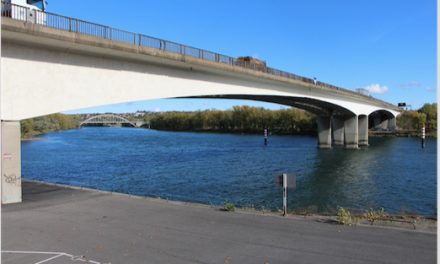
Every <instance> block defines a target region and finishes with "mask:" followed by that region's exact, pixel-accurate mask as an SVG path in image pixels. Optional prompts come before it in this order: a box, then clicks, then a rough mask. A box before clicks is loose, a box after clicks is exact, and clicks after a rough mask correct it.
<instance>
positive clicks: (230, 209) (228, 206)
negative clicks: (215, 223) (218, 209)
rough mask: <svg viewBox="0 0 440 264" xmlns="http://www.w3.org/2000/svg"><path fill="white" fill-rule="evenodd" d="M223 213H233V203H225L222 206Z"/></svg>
mask: <svg viewBox="0 0 440 264" xmlns="http://www.w3.org/2000/svg"><path fill="white" fill-rule="evenodd" d="M223 211H227V212H234V211H235V205H234V204H233V203H230V202H225V203H224V204H223Z"/></svg>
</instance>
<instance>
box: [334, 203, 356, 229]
mask: <svg viewBox="0 0 440 264" xmlns="http://www.w3.org/2000/svg"><path fill="white" fill-rule="evenodd" d="M337 219H338V222H339V223H340V224H341V225H350V224H352V222H353V217H352V216H351V213H350V211H348V209H345V208H344V207H338V214H337Z"/></svg>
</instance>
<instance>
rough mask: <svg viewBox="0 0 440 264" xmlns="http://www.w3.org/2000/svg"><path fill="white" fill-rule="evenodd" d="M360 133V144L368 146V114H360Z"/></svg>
mask: <svg viewBox="0 0 440 264" xmlns="http://www.w3.org/2000/svg"><path fill="white" fill-rule="evenodd" d="M358 126H359V135H358V137H359V138H358V145H359V146H368V116H366V115H360V116H359V118H358Z"/></svg>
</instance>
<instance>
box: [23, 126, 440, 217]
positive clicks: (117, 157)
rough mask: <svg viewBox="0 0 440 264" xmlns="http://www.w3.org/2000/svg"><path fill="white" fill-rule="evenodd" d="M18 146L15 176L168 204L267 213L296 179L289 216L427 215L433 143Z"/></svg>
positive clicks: (121, 141)
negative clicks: (340, 210) (379, 211)
mask: <svg viewBox="0 0 440 264" xmlns="http://www.w3.org/2000/svg"><path fill="white" fill-rule="evenodd" d="M42 137H43V138H44V139H45V140H38V141H26V142H23V143H22V160H23V162H22V174H23V177H24V178H27V179H34V180H40V181H46V182H52V183H62V184H69V185H75V186H84V187H90V188H96V189H101V190H107V191H115V192H122V193H130V194H136V195H143V196H150V197H161V198H165V199H170V200H180V201H190V202H199V203H205V204H213V205H221V204H223V203H224V202H225V201H229V202H232V203H234V204H235V205H237V206H253V207H256V208H267V209H271V210H277V209H278V208H281V207H282V199H281V197H282V189H281V188H280V187H279V186H278V185H276V184H275V180H274V175H276V174H278V173H280V172H289V173H294V174H296V178H297V188H296V189H295V190H294V191H289V209H291V210H302V209H308V210H312V211H314V210H315V211H317V212H321V213H323V212H334V211H335V208H336V207H337V206H343V207H347V208H351V209H353V210H366V209H367V208H368V207H375V208H379V207H384V208H385V210H386V211H387V212H390V213H399V212H402V211H404V212H413V213H418V214H422V215H426V216H436V211H437V207H436V201H437V199H436V188H437V187H436V186H437V181H436V180H437V177H436V160H437V158H436V155H437V154H436V153H437V149H436V147H437V141H436V140H435V139H428V140H427V147H426V148H425V149H421V147H420V139H417V138H370V146H369V147H367V148H362V149H359V150H345V149H337V148H335V149H331V150H320V149H317V148H316V138H315V137H309V136H271V137H270V138H269V144H268V146H264V145H263V137H262V136H261V135H229V134H214V133H187V132H163V131H155V130H148V129H133V128H81V129H78V130H69V131H63V132H55V133H49V134H46V135H44V136H42Z"/></svg>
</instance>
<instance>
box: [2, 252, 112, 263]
mask: <svg viewBox="0 0 440 264" xmlns="http://www.w3.org/2000/svg"><path fill="white" fill-rule="evenodd" d="M1 253H2V254H3V253H10V254H41V255H55V256H52V257H50V258H48V259H44V260H41V261H39V262H36V263H34V264H41V263H44V262H47V261H50V260H52V259H55V258H59V257H62V256H65V257H68V258H70V259H71V260H72V261H81V262H86V263H92V264H104V263H101V262H98V261H94V260H90V259H85V258H84V256H74V255H71V254H67V253H65V252H52V251H24V250H2V251H1ZM108 264H111V263H108Z"/></svg>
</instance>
